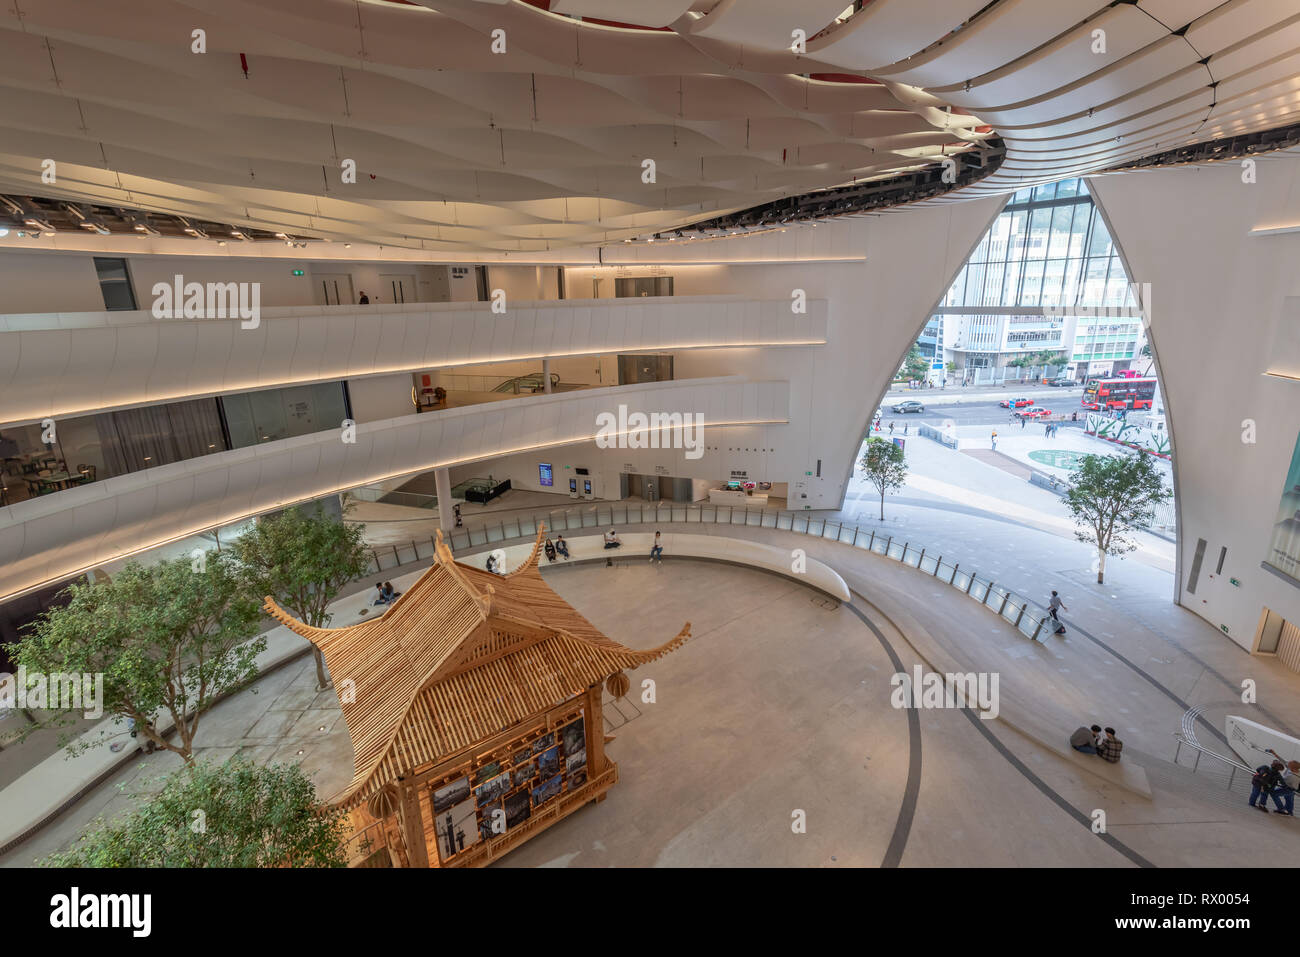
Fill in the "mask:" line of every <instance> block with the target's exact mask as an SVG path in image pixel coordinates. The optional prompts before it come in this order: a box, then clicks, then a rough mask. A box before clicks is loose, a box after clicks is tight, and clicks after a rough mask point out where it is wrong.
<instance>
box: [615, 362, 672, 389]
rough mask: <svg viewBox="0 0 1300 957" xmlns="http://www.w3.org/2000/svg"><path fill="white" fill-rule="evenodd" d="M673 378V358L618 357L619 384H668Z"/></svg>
mask: <svg viewBox="0 0 1300 957" xmlns="http://www.w3.org/2000/svg"><path fill="white" fill-rule="evenodd" d="M672 377H673V357H672V356H655V355H630V356H619V357H618V384H619V385H631V384H632V383H634V382H668V381H670V380H671V379H672Z"/></svg>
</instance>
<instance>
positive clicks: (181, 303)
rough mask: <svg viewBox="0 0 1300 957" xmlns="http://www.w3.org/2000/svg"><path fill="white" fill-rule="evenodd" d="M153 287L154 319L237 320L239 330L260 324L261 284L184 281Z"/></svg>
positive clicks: (180, 279)
mask: <svg viewBox="0 0 1300 957" xmlns="http://www.w3.org/2000/svg"><path fill="white" fill-rule="evenodd" d="M172 279H173V281H172V282H171V283H165V282H156V283H154V285H153V289H152V290H151V291H152V292H153V296H154V300H153V317H154V318H155V319H239V320H241V321H240V323H239V326H240V328H241V329H256V328H257V327H258V325H259V324H260V323H261V321H262V284H261V283H260V282H210V283H206V284H205V283H201V282H186V281H185V277H184V276H181V275H179V274H178V275H176V276H173V277H172Z"/></svg>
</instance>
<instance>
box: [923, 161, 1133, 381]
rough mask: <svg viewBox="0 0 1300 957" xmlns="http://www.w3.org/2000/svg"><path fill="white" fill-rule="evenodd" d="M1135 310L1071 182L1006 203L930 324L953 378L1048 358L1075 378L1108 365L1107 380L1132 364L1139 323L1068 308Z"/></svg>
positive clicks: (1095, 218)
mask: <svg viewBox="0 0 1300 957" xmlns="http://www.w3.org/2000/svg"><path fill="white" fill-rule="evenodd" d="M1136 306H1137V303H1136V301H1135V299H1134V297H1133V295H1132V293H1131V290H1130V288H1129V277H1128V275H1127V274H1126V273H1125V270H1124V266H1123V263H1122V262H1121V261H1120V258H1119V254H1118V251H1117V250H1116V248H1115V244H1114V242H1113V241H1112V240H1111V236H1110V232H1109V231H1108V230H1107V229H1106V224H1105V222H1104V221H1103V219H1102V217H1101V213H1100V212H1099V211H1098V209H1097V207H1096V205H1095V204H1094V203H1093V201H1092V197H1091V196H1090V195H1089V193H1088V190H1087V187H1086V186H1085V184H1084V182H1083V181H1082V180H1078V179H1074V180H1065V181H1062V182H1059V183H1048V184H1046V185H1044V186H1037V187H1029V188H1026V189H1022V190H1020V191H1019V192H1017V193H1016V194H1015V195H1013V196H1012V197H1011V201H1010V202H1009V203H1008V204H1007V205H1006V207H1005V208H1004V209H1003V211H1002V212H1001V213H1000V214H999V215H998V217H997V219H995V220H994V222H993V225H992V226H990V227H989V229H988V231H987V232H986V233H985V234H984V236H983V237H981V239H980V242H979V245H978V246H976V248H975V251H974V252H973V253H972V254H971V256H970V258H969V259H968V260H967V261H966V263H965V265H963V266H962V268H961V270H960V271H959V272H958V273H957V277H956V278H955V279H954V280H953V283H952V286H951V287H949V289H948V292H947V294H946V295H945V296H944V298H943V301H942V302H941V303H940V305H939V308H938V309H937V310H936V313H935V316H933V317H932V319H931V323H930V324H928V325H930V326H932V324H933V323H934V322H936V321H937V322H941V323H942V324H943V326H944V330H943V333H942V337H941V341H942V342H943V347H944V351H945V353H946V355H945V359H946V360H948V361H949V362H952V363H953V364H954V365H955V366H956V367H957V368H958V369H964V368H990V367H1005V366H1006V365H1007V363H1009V362H1010V363H1014V362H1016V360H1018V359H1019V358H1020V357H1026V361H1030V360H1032V359H1033V358H1034V357H1046V356H1047V355H1049V354H1051V355H1056V356H1059V357H1060V358H1059V360H1058V362H1057V365H1059V366H1065V365H1066V364H1067V363H1069V364H1071V365H1072V366H1076V367H1077V368H1078V370H1079V371H1080V372H1081V373H1083V374H1087V373H1088V372H1089V371H1100V370H1096V369H1095V368H1094V367H1095V364H1096V363H1099V362H1106V363H1109V365H1108V366H1107V367H1106V369H1105V370H1104V371H1107V372H1109V371H1112V370H1118V369H1120V368H1125V367H1127V365H1128V364H1129V362H1130V361H1132V360H1135V359H1136V358H1137V356H1138V353H1139V350H1140V348H1141V343H1140V339H1141V320H1140V319H1139V318H1137V317H1136V316H1133V317H1129V316H1125V315H1118V316H1116V315H1106V316H1090V315H1087V314H1086V310H1081V312H1083V313H1084V314H1081V315H1074V314H1071V308H1072V307H1073V308H1078V307H1088V308H1089V309H1095V308H1097V307H1112V308H1113V309H1114V310H1116V311H1119V312H1124V311H1128V310H1130V309H1132V310H1135V307H1136ZM1021 364H1022V365H1023V364H1024V363H1021ZM960 378H961V376H960V375H959V380H960Z"/></svg>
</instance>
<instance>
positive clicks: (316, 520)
mask: <svg viewBox="0 0 1300 957" xmlns="http://www.w3.org/2000/svg"><path fill="white" fill-rule="evenodd" d="M364 531H365V526H364V525H357V524H349V523H346V522H342V521H339V520H338V519H336V518H334V517H332V516H330V515H327V514H325V512H324V510H322V509H321V507H320V506H319V505H317V506H316V508H315V509H314V510H313V511H312V512H311V513H307V512H304V511H303V510H302V509H301V508H298V507H297V506H295V507H293V508H289V509H286V510H285V511H283V512H281V513H280V514H279V515H272V516H267V517H264V518H261V519H259V520H258V521H257V523H256V524H255V525H254V527H253V528H252V529H250V530H249V531H247V532H245V533H244V534H243V535H242V536H240V538H239V539H238V540H237V541H236V542H235V544H234V545H233V546H231V551H233V552H234V554H235V556H236V557H237V558H238V559H239V562H240V563H241V564H242V565H243V569H244V575H245V577H246V579H247V580H248V582H249V588H250V591H252V592H253V593H254V594H256V595H258V596H259V597H264V596H266V595H270V596H271V597H272V598H274V599H275V600H276V601H277V602H279V603H280V605H282V606H283V607H285V608H287V609H288V610H289V611H291V612H293V614H294V615H296V616H297V617H298V618H299V619H301V620H302V621H304V622H306V623H307V624H308V625H312V626H314V627H316V628H325V627H327V626H328V625H329V623H330V618H331V616H330V614H329V612H328V611H327V609H328V607H329V605H330V604H331V603H332V602H333V601H334V600H335V599H336V598H337V597H338V596H339V592H340V591H342V589H343V586H345V585H346V584H347V583H348V582H350V581H352V580H353V579H356V578H360V577H361V576H362V575H364V574H366V572H368V571H369V569H370V554H369V552H368V551H367V549H366V544H365V540H364V538H363V537H362V536H363V533H364ZM316 678H317V685H318V686H319V687H321V688H324V687H326V684H327V681H326V677H325V667H324V662H323V661H322V659H321V656H320V650H319V649H317V651H316Z"/></svg>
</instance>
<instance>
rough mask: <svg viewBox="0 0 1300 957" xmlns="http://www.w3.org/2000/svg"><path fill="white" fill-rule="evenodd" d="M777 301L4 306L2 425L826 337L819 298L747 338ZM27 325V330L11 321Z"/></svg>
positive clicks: (1, 329)
mask: <svg viewBox="0 0 1300 957" xmlns="http://www.w3.org/2000/svg"><path fill="white" fill-rule="evenodd" d="M778 305H779V304H778ZM766 308H769V304H766V303H764V302H763V301H762V300H759V299H743V300H726V299H710V300H708V301H702V302H694V301H692V300H691V299H689V298H685V297H674V298H671V299H666V300H654V299H623V300H596V301H592V302H587V303H584V302H582V301H577V302H574V301H569V300H566V301H564V302H554V301H551V302H541V303H535V304H531V303H516V304H515V306H514V307H513V309H512V310H510V311H507V312H506V313H505V314H504V315H498V314H494V313H492V312H491V311H490V310H489V307H488V305H487V304H486V303H478V304H475V305H474V306H472V307H468V308H466V307H464V306H459V305H451V304H446V305H444V304H437V305H417V306H414V307H406V308H400V307H395V308H391V309H370V310H366V309H359V308H358V307H351V306H335V307H309V308H305V309H299V308H294V309H281V310H266V312H265V313H264V314H263V316H262V318H261V322H260V324H259V325H258V326H257V327H256V328H252V329H245V328H242V327H241V324H240V321H239V320H220V319H213V320H156V319H153V318H152V317H151V316H149V315H148V313H139V312H137V313H101V314H97V315H96V314H92V315H90V316H87V317H85V321H84V324H83V327H82V328H80V329H75V330H74V329H71V328H68V327H67V320H68V319H69V318H70V317H66V316H48V317H46V322H45V325H46V328H44V329H39V328H31V327H32V319H31V317H27V316H23V317H12V316H0V355H6V354H8V355H10V356H12V355H14V354H16V355H17V359H13V358H10V360H9V361H7V362H0V371H3V374H4V377H3V378H0V394H3V400H2V401H0V422H3V423H15V424H16V423H21V422H32V421H39V420H40V419H42V418H44V417H46V416H53V417H56V418H58V417H66V416H71V415H74V414H84V413H87V412H90V411H95V410H103V409H111V408H124V407H128V406H132V405H144V404H152V403H158V402H166V401H174V400H178V399H183V398H190V397H199V396H206V395H214V394H218V393H221V392H232V391H246V390H253V389H260V388H269V387H272V386H280V385H287V384H293V383H303V382H312V381H328V380H332V379H345V378H348V379H358V378H360V377H364V376H373V375H384V374H389V373H392V372H396V371H399V370H406V371H412V372H413V371H417V370H420V369H429V368H439V367H444V368H445V367H447V366H453V365H464V364H469V363H486V362H492V361H502V360H508V359H520V358H542V357H543V356H546V355H550V356H559V355H599V354H601V353H605V352H614V351H637V350H649V349H656V350H668V349H684V348H693V347H695V348H701V347H710V346H715V345H718V344H724V343H729V344H744V343H756V342H759V341H762V342H764V343H765V344H781V343H804V342H809V341H814V342H817V341H825V336H826V304H825V302H824V301H818V300H814V301H811V302H809V304H808V313H807V314H806V315H794V314H792V313H790V312H789V310H788V308H787V309H785V310H784V311H781V310H779V309H778V310H777V311H776V312H775V313H774V315H775V316H777V317H778V318H777V319H776V320H775V325H774V328H773V331H772V332H771V334H770V335H766V336H764V337H763V338H762V339H761V340H760V339H756V338H749V337H747V336H746V332H745V329H746V324H749V326H750V328H752V329H758V328H759V325H758V318H759V317H760V316H762V315H763V314H764V310H765V309H766ZM15 326H17V327H19V328H22V329H25V330H26V331H8V330H12V329H13V328H14V327H15ZM557 330H560V331H562V335H559V336H557ZM87 332H92V333H93V334H92V335H87ZM560 338H562V339H563V340H564V341H563V342H559V341H557V340H558V339H560Z"/></svg>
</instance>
